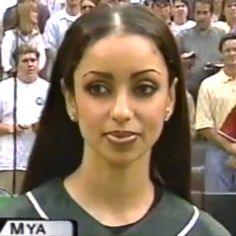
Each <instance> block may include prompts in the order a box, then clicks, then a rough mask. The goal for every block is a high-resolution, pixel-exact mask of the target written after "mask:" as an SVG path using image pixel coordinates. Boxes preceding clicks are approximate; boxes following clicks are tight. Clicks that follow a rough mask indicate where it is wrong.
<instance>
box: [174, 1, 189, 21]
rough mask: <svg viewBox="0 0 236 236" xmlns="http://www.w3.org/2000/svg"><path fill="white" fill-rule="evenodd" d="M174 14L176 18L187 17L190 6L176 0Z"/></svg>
mask: <svg viewBox="0 0 236 236" xmlns="http://www.w3.org/2000/svg"><path fill="white" fill-rule="evenodd" d="M173 16H174V18H178V17H184V18H187V16H188V7H187V6H186V4H185V3H184V2H182V1H181V0H179V1H175V3H174V6H173Z"/></svg>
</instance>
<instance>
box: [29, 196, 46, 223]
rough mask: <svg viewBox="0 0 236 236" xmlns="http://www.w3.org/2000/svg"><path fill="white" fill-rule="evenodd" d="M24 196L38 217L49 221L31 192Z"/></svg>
mask: <svg viewBox="0 0 236 236" xmlns="http://www.w3.org/2000/svg"><path fill="white" fill-rule="evenodd" d="M26 196H27V197H28V199H29V201H30V202H31V203H32V205H33V207H34V209H35V210H36V211H37V212H38V214H39V215H40V217H41V218H42V219H45V220H49V217H48V216H47V215H46V213H45V212H44V211H43V209H42V208H41V206H40V205H39V203H38V202H37V200H36V199H35V197H34V195H33V194H32V193H31V192H27V193H26Z"/></svg>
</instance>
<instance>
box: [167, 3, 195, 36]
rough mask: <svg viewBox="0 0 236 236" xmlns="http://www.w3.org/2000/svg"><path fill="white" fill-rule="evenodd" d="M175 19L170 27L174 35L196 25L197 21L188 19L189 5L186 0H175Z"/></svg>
mask: <svg viewBox="0 0 236 236" xmlns="http://www.w3.org/2000/svg"><path fill="white" fill-rule="evenodd" d="M172 14H173V21H172V22H171V25H170V29H171V31H172V33H173V34H174V35H177V34H179V33H181V31H183V30H186V29H190V28H192V27H194V26H195V25H196V22H195V21H192V20H188V14H189V6H188V2H187V1H186V0H175V1H174V3H173V7H172Z"/></svg>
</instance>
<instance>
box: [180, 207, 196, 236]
mask: <svg viewBox="0 0 236 236" xmlns="http://www.w3.org/2000/svg"><path fill="white" fill-rule="evenodd" d="M193 209H194V213H193V216H192V218H191V219H190V221H189V222H188V224H187V225H186V226H185V227H184V228H183V229H182V230H181V231H180V233H178V234H177V236H185V235H187V233H189V231H190V230H191V229H192V228H193V226H194V225H195V223H196V222H197V220H198V218H199V215H200V212H199V210H198V208H197V207H196V206H193Z"/></svg>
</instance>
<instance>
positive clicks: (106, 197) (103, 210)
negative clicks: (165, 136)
mask: <svg viewBox="0 0 236 236" xmlns="http://www.w3.org/2000/svg"><path fill="white" fill-rule="evenodd" d="M83 160H84V162H83V163H82V164H81V166H80V168H79V169H78V170H77V171H75V172H74V173H73V174H72V175H71V176H70V177H68V178H67V179H66V180H65V187H66V189H67V190H68V192H69V194H70V195H71V196H72V198H73V199H74V200H75V201H76V202H77V203H78V204H79V205H80V206H81V207H82V208H84V209H85V210H86V211H87V212H89V213H90V214H91V215H92V216H93V217H94V218H96V219H97V220H98V221H99V222H101V223H102V224H104V225H110V226H118V225H125V224H129V223H133V222H135V221H137V220H139V219H140V218H141V217H142V216H143V215H145V213H146V212H147V211H148V209H149V207H150V205H151V204H152V202H153V200H154V195H155V194H154V187H153V184H152V182H151V180H150V177H149V160H148V157H141V158H139V160H136V161H135V162H134V163H131V164H129V165H127V166H114V165H111V164H110V163H107V162H108V161H107V160H104V159H102V157H95V156H94V157H91V156H87V157H85V158H84V159H83Z"/></svg>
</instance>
